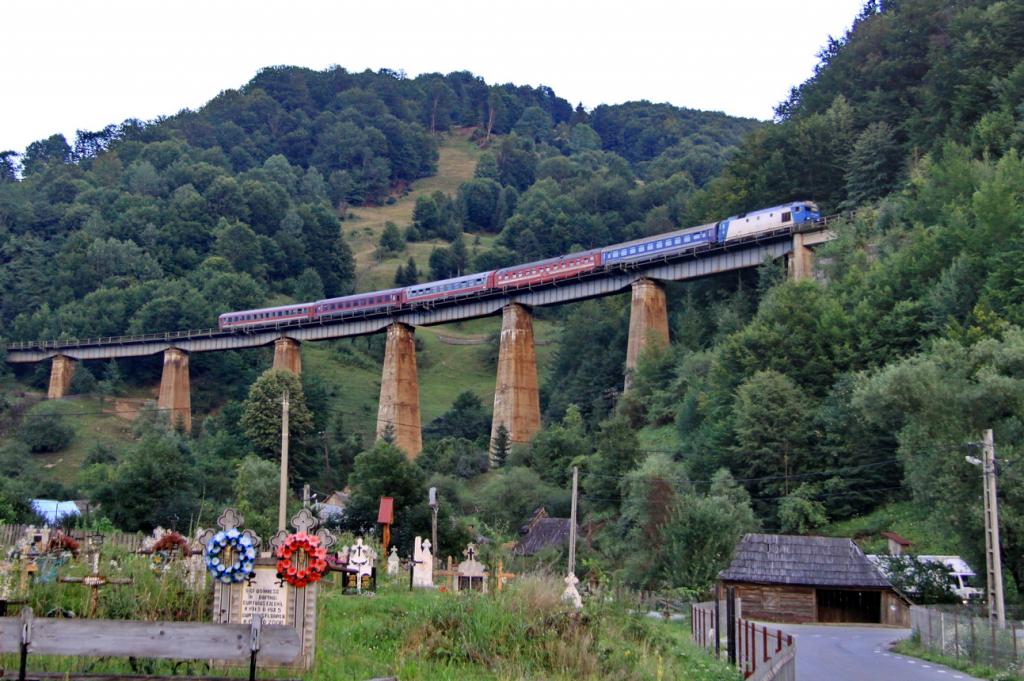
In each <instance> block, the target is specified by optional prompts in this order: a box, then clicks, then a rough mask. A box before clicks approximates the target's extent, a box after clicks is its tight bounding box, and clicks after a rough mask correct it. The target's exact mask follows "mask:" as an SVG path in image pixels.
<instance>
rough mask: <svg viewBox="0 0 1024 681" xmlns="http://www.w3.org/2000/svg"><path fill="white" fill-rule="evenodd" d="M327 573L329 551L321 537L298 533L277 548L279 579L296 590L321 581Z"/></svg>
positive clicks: (291, 535)
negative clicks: (321, 542)
mask: <svg viewBox="0 0 1024 681" xmlns="http://www.w3.org/2000/svg"><path fill="white" fill-rule="evenodd" d="M326 572H327V549H325V548H324V547H323V546H321V545H320V538H319V537H317V536H313V535H308V534H306V533H305V532H296V533H295V534H290V535H288V537H287V538H286V539H285V540H284V542H283V543H282V544H281V545H280V546H279V547H277V577H278V579H282V580H284V581H286V582H288V583H289V584H291V585H292V586H294V587H295V588H296V589H302V588H304V587H305V586H306V585H308V584H312V583H314V582H318V581H320V578H321V577H323V576H324V574H325V573H326Z"/></svg>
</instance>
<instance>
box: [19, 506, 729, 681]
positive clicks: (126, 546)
mask: <svg viewBox="0 0 1024 681" xmlns="http://www.w3.org/2000/svg"><path fill="white" fill-rule="evenodd" d="M422 529H423V530H424V536H417V537H415V539H414V541H413V543H412V545H411V546H407V547H403V546H398V545H390V546H386V547H385V546H382V542H381V541H380V539H379V538H378V537H377V536H374V535H369V536H365V537H364V536H351V535H339V536H336V535H335V534H334V533H333V532H332V531H330V530H329V529H327V528H325V527H320V526H319V524H318V518H317V517H316V516H315V515H314V514H313V513H312V512H311V511H310V510H309V509H308V508H302V509H301V510H299V511H298V513H296V514H295V515H293V516H292V517H291V518H290V519H289V523H288V528H287V529H284V530H279V531H278V532H277V533H276V534H274V535H273V536H271V537H261V536H259V535H258V534H256V533H255V532H253V531H252V530H251V529H249V528H248V527H247V526H246V524H245V518H244V517H243V516H242V515H241V514H240V513H239V512H238V511H237V510H235V509H231V508H228V509H225V510H223V512H221V514H220V515H219V516H218V517H217V519H216V522H215V524H214V526H213V527H209V528H205V529H196V530H194V531H192V532H188V533H185V534H181V533H178V532H174V531H168V530H164V529H162V528H157V529H156V530H154V531H153V532H152V533H151V534H150V535H148V536H144V537H134V538H127V539H126V538H125V537H123V536H118V535H112V534H109V535H105V534H104V533H100V532H85V533H83V532H82V531H78V530H76V531H73V532H69V533H65V532H63V531H61V530H58V529H53V528H49V527H32V526H30V527H24V528H19V530H20V532H19V533H17V537H16V538H14V539H13V541H11V542H9V543H11V544H12V545H11V546H4V547H0V548H2V551H3V552H2V554H0V608H2V610H0V676H2V677H3V678H5V679H6V678H12V679H26V680H27V679H49V678H61V679H69V680H70V679H125V680H128V679H156V678H191V679H206V680H212V679H229V678H243V679H244V678H248V679H271V678H275V679H356V680H369V679H385V678H388V679H391V678H393V679H437V678H450V679H462V678H465V679H477V678H494V679H504V678H510V679H511V678H525V677H530V678H534V677H543V678H566V679H568V678H595V679H596V678H651V679H655V678H663V677H664V676H665V675H666V674H668V673H673V674H677V673H679V672H680V670H682V669H685V668H687V667H686V665H688V664H690V663H691V662H696V661H698V660H700V664H701V665H706V664H707V663H706V662H705V661H703V660H701V658H700V657H699V656H698V657H693V655H692V651H691V649H690V648H688V646H689V645H690V644H689V643H688V642H687V641H686V639H687V636H688V633H689V630H688V627H686V626H684V625H683V624H681V623H670V622H665V621H658V620H655V619H652V618H649V617H645V616H643V613H640V612H637V608H636V604H635V603H633V602H630V601H629V600H628V599H622V598H613V597H612V594H613V591H611V590H608V591H607V592H605V593H602V592H601V591H600V589H599V588H598V587H597V586H596V585H587V588H583V587H584V585H580V584H579V580H578V579H577V578H576V576H575V574H573V570H572V566H573V565H574V561H575V553H574V551H573V550H572V548H570V550H569V561H570V563H569V568H570V569H569V574H568V576H566V575H565V574H552V573H551V572H550V571H544V570H539V571H538V570H530V569H529V565H528V564H527V563H523V562H521V561H520V562H516V561H517V559H516V557H515V556H514V555H513V547H510V546H506V545H498V544H493V543H490V542H486V543H485V544H483V545H477V544H476V543H473V542H470V543H468V544H467V545H465V546H462V547H454V546H453V547H447V546H444V547H441V550H440V551H438V550H437V549H436V548H435V546H434V543H433V542H432V541H431V539H429V538H426V536H425V535H426V534H427V533H429V532H430V530H431V529H432V528H429V527H424V528H422ZM8 534H11V532H8ZM0 536H2V535H0ZM442 552H443V553H444V556H443V558H442V556H441V555H436V554H439V553H442ZM511 568H515V569H511ZM567 586H568V588H566V587H567ZM577 587H579V588H577ZM581 591H582V592H584V593H585V594H586V595H587V596H588V597H587V598H582V597H581V595H580V594H581ZM708 673H709V674H711V675H709V676H702V677H693V678H729V676H727V675H726V676H719V675H718V674H719V671H710V672H708Z"/></svg>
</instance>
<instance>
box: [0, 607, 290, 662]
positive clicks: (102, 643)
mask: <svg viewBox="0 0 1024 681" xmlns="http://www.w3.org/2000/svg"><path fill="white" fill-rule="evenodd" d="M21 625H22V621H21V619H20V618H18V617H0V653H17V652H19V651H20V650H21ZM251 631H252V627H251V626H250V625H248V624H207V623H202V622H136V621H125V620H87V619H81V620H68V619H48V618H39V619H33V620H32V636H31V643H30V644H29V654H30V655H64V656H79V655H80V656H92V657H104V656H112V657H129V656H131V657H156V658H166V659H172V660H232V661H239V662H242V661H245V662H247V661H248V660H249V637H250V635H251ZM300 651H301V641H300V636H299V632H298V631H297V630H296V629H293V628H292V627H284V626H273V625H268V626H264V627H263V629H262V633H261V635H260V652H259V655H258V656H257V660H258V661H259V663H260V664H261V665H262V664H267V663H274V664H289V663H291V662H294V661H295V660H296V658H298V657H299V654H300Z"/></svg>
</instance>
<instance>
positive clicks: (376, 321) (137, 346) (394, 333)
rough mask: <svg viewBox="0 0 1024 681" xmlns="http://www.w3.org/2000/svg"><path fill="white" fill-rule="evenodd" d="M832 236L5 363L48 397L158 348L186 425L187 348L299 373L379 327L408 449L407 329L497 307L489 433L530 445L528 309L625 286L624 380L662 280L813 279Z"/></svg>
mask: <svg viewBox="0 0 1024 681" xmlns="http://www.w3.org/2000/svg"><path fill="white" fill-rule="evenodd" d="M831 238H832V233H831V232H830V231H829V229H828V224H827V221H822V222H819V223H815V224H812V225H805V226H803V227H802V228H789V229H785V230H780V231H778V232H774V233H771V234H768V235H762V236H761V237H759V238H757V239H751V240H749V241H745V242H740V243H729V244H726V245H724V246H723V245H718V246H713V247H711V248H708V249H706V250H704V251H701V252H698V253H687V254H684V255H681V256H676V257H672V258H664V259H658V260H656V261H653V262H648V263H644V264H642V265H639V266H637V265H633V266H627V267H624V268H616V269H612V270H609V271H604V272H597V273H594V274H591V275H587V276H583V277H580V278H578V279H571V280H567V281H560V282H558V283H557V284H549V285H545V286H535V287H533V288H531V289H523V290H518V291H515V292H510V293H508V294H504V293H500V292H493V291H492V292H482V294H481V295H479V296H477V297H472V296H470V297H467V298H461V299H459V300H458V301H454V302H452V303H451V304H448V305H443V304H438V305H435V306H432V307H421V308H417V309H414V310H408V311H402V312H398V313H396V314H390V315H389V314H377V315H367V316H363V317H354V318H346V319H343V320H333V321H329V322H319V321H318V322H312V323H308V322H307V323H305V324H295V325H282V326H280V327H279V328H274V329H266V330H260V331H256V332H250V333H238V332H221V331H219V330H217V329H207V330H198V331H180V332H170V333H163V334H149V335H144V336H120V337H115V338H95V339H83V340H59V341H41V342H28V343H11V344H10V345H9V346H8V348H7V355H6V361H7V362H9V363H12V364H16V363H32V362H41V361H46V360H50V361H51V362H52V365H51V372H50V385H49V390H48V393H47V397H48V398H49V399H58V398H61V397H64V396H65V395H66V394H67V391H68V388H69V386H70V384H71V377H72V375H73V374H74V371H75V366H76V361H81V360H97V359H114V358H118V357H140V356H148V355H156V354H160V353H162V354H163V374H162V377H161V381H160V393H159V398H158V407H159V408H160V409H162V410H168V411H170V413H171V414H172V421H173V422H176V423H177V424H179V425H180V426H182V427H183V428H184V429H185V430H191V427H192V411H191V398H190V387H189V355H190V354H191V353H194V352H216V351H223V350H234V349H240V348H251V347H261V346H267V345H270V344H271V343H272V344H273V345H274V364H273V366H274V368H276V369H286V370H288V371H291V372H293V373H295V374H299V373H300V372H301V371H302V359H301V344H302V343H303V342H306V341H317V340H327V339H331V338H343V337H347V336H360V335H366V334H372V333H379V332H386V333H387V343H386V349H385V354H384V367H383V371H382V375H381V388H380V402H379V407H378V419H377V424H378V426H377V435H378V437H380V436H381V435H382V434H383V433H384V432H385V431H386V430H388V429H391V430H393V433H394V437H395V443H396V445H398V447H400V448H401V449H402V450H404V451H405V452H406V454H407V455H408V456H409V457H410V458H413V457H415V456H416V455H417V454H419V452H420V451H421V450H422V445H423V442H422V437H421V423H420V401H419V383H418V378H417V371H416V350H415V343H414V333H415V332H414V329H415V327H417V326H429V325H432V324H445V323H449V322H455V321H460V320H465V319H473V318H477V317H485V316H489V315H494V314H499V313H500V314H501V318H502V324H501V340H500V346H499V353H498V371H497V381H496V385H495V393H494V416H493V422H492V427H491V439H492V441H493V440H494V437H495V435H496V433H497V431H498V428H499V427H500V426H502V425H504V426H505V428H506V429H507V430H508V433H509V438H510V440H511V442H512V443H526V442H529V441H530V440H531V439H532V437H533V436H534V435H535V434H536V433H537V431H538V430H539V429H540V398H539V391H538V383H537V364H536V355H535V352H534V336H533V316H532V313H531V310H532V308H533V307H538V306H545V305H557V304H561V303H566V302H572V301H577V300H584V299H587V298H595V297H600V296H606V295H613V294H617V293H620V292H623V291H625V290H626V289H627V288H628V289H631V291H632V304H631V311H630V320H629V341H628V348H627V352H626V358H625V367H626V372H625V389H626V390H628V389H629V382H630V376H631V374H632V371H633V369H634V368H635V367H636V364H637V360H638V359H639V357H640V356H641V354H642V353H643V351H644V349H645V348H647V347H649V346H650V345H652V344H653V345H656V346H666V345H668V342H669V330H668V314H667V304H666V298H665V288H664V283H663V282H666V281H685V280H688V279H697V278H701V277H706V276H710V275H713V274H718V273H721V272H728V271H733V270H738V269H744V268H748V267H756V266H758V265H760V264H761V263H763V262H764V261H765V260H766V259H777V258H782V257H785V258H786V259H787V260H788V271H789V276H790V278H791V279H796V280H800V279H808V278H811V277H813V276H814V252H813V249H814V247H815V246H817V245H819V244H821V243H824V242H825V241H828V240H830V239H831Z"/></svg>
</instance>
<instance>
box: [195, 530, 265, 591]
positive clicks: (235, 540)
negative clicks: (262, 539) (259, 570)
mask: <svg viewBox="0 0 1024 681" xmlns="http://www.w3.org/2000/svg"><path fill="white" fill-rule="evenodd" d="M226 550H227V551H226ZM225 553H227V555H225ZM204 557H205V558H206V569H207V570H209V571H210V572H211V573H212V574H213V578H214V579H217V580H220V581H221V582H224V583H225V584H231V583H232V582H242V581H245V580H246V579H248V578H249V576H250V575H252V571H253V567H254V566H255V564H256V547H255V546H253V545H252V539H250V538H249V537H248V536H247V535H244V534H242V533H241V532H239V531H238V530H236V529H230V530H222V531H220V532H218V533H217V534H215V535H213V538H212V539H210V541H208V542H206V551H205V552H204ZM222 557H223V558H224V559H222ZM231 559H233V562H231V563H227V562H226V560H231Z"/></svg>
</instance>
